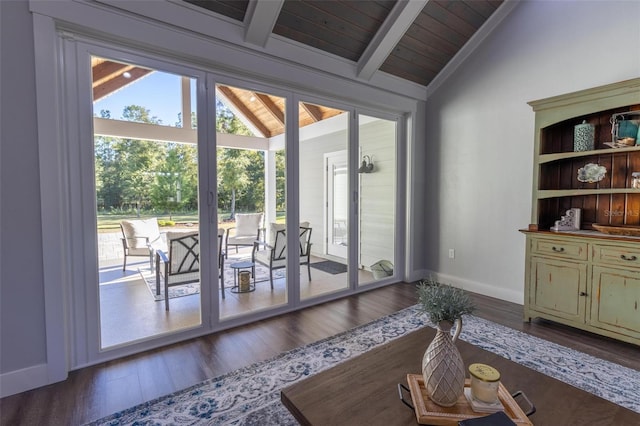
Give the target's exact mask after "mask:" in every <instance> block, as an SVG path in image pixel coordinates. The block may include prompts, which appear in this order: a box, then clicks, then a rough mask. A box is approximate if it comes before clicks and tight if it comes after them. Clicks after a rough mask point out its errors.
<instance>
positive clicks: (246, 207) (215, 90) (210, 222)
mask: <svg viewBox="0 0 640 426" xmlns="http://www.w3.org/2000/svg"><path fill="white" fill-rule="evenodd" d="M63 44H64V51H65V67H67V68H68V69H65V76H64V78H65V80H64V84H63V87H64V90H66V91H67V92H65V99H66V100H67V102H68V105H67V109H68V111H66V114H65V123H64V126H65V129H64V130H65V135H64V136H65V138H64V139H65V140H64V143H65V144H66V145H65V152H67V153H68V158H65V159H64V161H65V162H66V163H65V165H66V164H68V165H69V168H68V170H65V171H62V172H61V173H63V174H64V173H67V175H64V176H65V178H67V177H68V180H69V183H68V191H69V193H68V194H65V201H64V202H65V203H66V204H65V208H68V212H69V218H68V221H69V224H74V225H77V226H78V228H74V227H72V226H71V225H70V227H71V230H72V232H71V234H72V235H70V236H69V241H70V243H69V258H70V259H71V260H70V263H71V265H70V267H71V272H72V273H71V274H70V276H71V277H72V280H71V281H72V282H73V284H72V286H73V288H72V291H71V294H70V295H69V306H70V308H69V312H70V313H69V320H70V321H69V324H72V325H71V326H70V327H71V329H70V331H69V333H70V336H71V339H72V343H71V344H72V345H73V347H74V354H73V359H72V360H71V362H70V364H71V365H72V366H74V367H75V366H79V365H87V364H90V363H94V362H98V361H103V360H107V359H113V358H114V357H117V356H122V355H126V354H130V353H134V352H138V351H141V350H145V349H149V348H153V347H157V346H159V345H162V344H167V343H172V342H176V341H179V340H181V339H184V338H188V337H194V336H197V335H201V334H204V333H210V332H212V331H214V330H218V329H222V328H225V327H229V326H234V325H238V324H242V323H246V322H248V321H251V320H254V319H260V318H264V317H267V316H270V315H274V314H276V313H279V312H284V311H287V310H290V309H293V308H297V307H299V306H303V305H310V304H312V303H315V301H316V300H317V301H324V300H329V299H332V298H335V297H340V296H341V295H343V294H348V293H350V292H353V291H359V288H358V286H365V285H375V284H385V283H388V282H392V279H393V274H394V272H395V264H396V262H397V261H398V259H397V258H396V254H395V253H396V251H397V243H396V237H397V235H396V227H397V223H396V219H397V216H398V214H397V209H398V207H397V206H398V201H397V176H396V174H397V166H396V164H397V155H396V152H397V139H396V138H397V136H396V132H397V121H395V120H390V119H383V118H378V117H375V116H374V115H373V114H367V115H364V114H361V113H359V112H358V111H359V110H358V108H357V107H354V106H349V105H345V104H340V103H338V102H335V103H334V102H329V101H327V100H324V99H322V100H319V99H318V98H312V97H310V96H302V95H300V94H298V93H295V92H293V91H291V90H284V89H282V88H277V87H275V86H267V85H264V84H259V83H256V82H255V81H251V80H240V79H238V78H232V77H229V76H224V75H220V74H216V73H214V72H213V71H212V70H202V69H197V68H189V67H188V66H180V65H176V64H175V63H170V62H164V61H162V60H161V59H159V58H152V57H150V56H141V55H137V54H136V53H135V52H131V51H120V50H117V49H115V48H106V47H104V46H95V45H93V44H91V43H89V42H86V41H85V42H78V41H74V42H73V43H72V42H71V41H69V42H66V41H65V42H64V43H63ZM70 70H72V71H70ZM67 71H68V72H67ZM65 218H66V216H65ZM65 220H66V219H65ZM396 277H397V274H396Z"/></svg>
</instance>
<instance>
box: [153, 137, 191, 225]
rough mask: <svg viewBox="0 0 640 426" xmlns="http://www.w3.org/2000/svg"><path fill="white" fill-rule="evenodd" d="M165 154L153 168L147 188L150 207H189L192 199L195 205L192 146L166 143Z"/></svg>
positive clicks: (166, 209) (172, 210) (171, 208)
mask: <svg viewBox="0 0 640 426" xmlns="http://www.w3.org/2000/svg"><path fill="white" fill-rule="evenodd" d="M165 152H166V154H165V157H164V159H163V161H162V162H161V163H160V165H159V167H158V169H157V171H156V172H155V182H154V184H153V189H152V191H151V197H152V201H153V205H154V207H157V208H160V209H162V210H163V211H168V212H169V217H170V218H171V217H172V216H171V215H172V212H175V211H176V210H178V209H183V208H185V207H190V206H191V205H192V204H193V203H194V200H195V206H196V207H197V169H196V167H195V165H196V160H195V158H194V157H195V147H193V146H187V145H183V144H173V143H172V144H168V145H167V147H166V151H165Z"/></svg>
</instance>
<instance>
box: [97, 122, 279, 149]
mask: <svg viewBox="0 0 640 426" xmlns="http://www.w3.org/2000/svg"><path fill="white" fill-rule="evenodd" d="M93 129H94V133H95V134H96V135H98V136H110V137H115V138H123V139H138V140H145V141H156V142H173V143H184V144H192V145H194V144H196V143H197V141H198V134H197V130H196V129H185V128H181V127H171V126H162V125H159V124H149V123H136V122H133V121H122V120H112V119H108V118H101V117H94V118H93ZM216 140H217V146H218V147H220V148H237V149H249V150H254V151H267V150H268V149H269V140H268V139H265V138H261V137H257V136H240V135H230V134H228V133H216Z"/></svg>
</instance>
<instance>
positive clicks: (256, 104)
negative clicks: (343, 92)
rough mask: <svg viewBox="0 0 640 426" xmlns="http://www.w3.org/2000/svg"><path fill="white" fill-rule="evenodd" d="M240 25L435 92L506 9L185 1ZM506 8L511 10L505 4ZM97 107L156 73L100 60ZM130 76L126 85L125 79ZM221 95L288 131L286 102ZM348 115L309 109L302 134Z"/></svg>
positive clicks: (376, 0)
mask: <svg viewBox="0 0 640 426" xmlns="http://www.w3.org/2000/svg"><path fill="white" fill-rule="evenodd" d="M182 1H183V2H184V3H189V4H190V5H191V7H192V8H193V9H195V10H202V13H203V15H207V16H209V17H210V18H211V20H212V25H215V18H213V17H211V15H212V14H217V15H220V17H221V19H226V20H229V19H231V20H233V21H235V22H239V23H240V24H241V25H242V26H243V27H244V30H245V41H247V42H250V43H252V44H254V45H257V46H262V47H264V46H266V44H267V42H268V41H269V39H270V38H272V37H284V38H287V39H290V40H293V41H294V42H297V43H299V44H301V45H305V46H307V47H308V48H311V49H317V50H318V51H321V52H324V53H325V54H328V55H332V56H337V57H340V58H342V59H344V60H347V61H352V62H353V63H354V65H355V66H356V68H357V73H358V78H364V79H370V78H371V77H372V76H373V75H374V74H375V73H379V72H383V73H387V74H390V75H393V76H395V77H398V78H400V79H404V80H407V81H410V82H412V83H415V84H418V85H422V86H425V87H428V86H429V84H430V83H431V82H432V81H433V80H434V78H435V77H436V76H437V75H438V74H439V73H441V72H443V70H444V69H445V67H446V66H447V64H449V63H450V62H452V59H453V58H454V57H455V56H456V54H458V53H459V52H460V51H461V50H462V48H463V47H464V46H465V45H466V44H467V43H468V42H469V41H470V40H471V38H472V37H473V36H474V35H475V34H476V33H477V32H478V30H479V29H480V27H482V26H483V24H485V22H487V20H488V19H489V18H490V17H491V16H492V15H493V14H494V12H495V11H496V10H497V9H498V8H499V7H500V6H501V5H502V4H503V2H504V0H367V1H363V0H182ZM505 5H506V4H505ZM92 67H93V95H94V100H98V99H100V98H101V97H104V96H107V95H109V94H110V93H113V92H114V91H116V90H119V89H121V88H122V87H124V86H126V85H128V84H131V83H133V82H135V81H136V80H137V79H140V78H142V77H144V76H145V75H147V74H149V73H150V72H152V70H149V69H145V68H140V67H135V66H131V65H126V64H120V63H117V62H112V61H104V60H99V59H96V60H95V61H94V63H92ZM125 72H127V73H128V75H127V77H126V78H125V77H124V76H123V74H124V73H125ZM217 89H218V95H220V96H221V97H222V98H224V100H225V101H226V102H227V103H229V104H230V105H229V106H230V107H231V108H232V109H233V110H234V111H235V112H238V113H240V114H242V115H243V116H244V119H246V120H247V121H248V122H250V123H251V125H252V127H253V128H254V129H256V130H257V131H258V132H259V133H261V135H256V136H262V137H265V138H270V137H273V136H277V135H280V134H282V133H284V130H285V122H284V117H285V111H284V99H282V98H279V97H275V96H270V95H268V94H264V93H256V92H251V91H248V90H243V89H240V88H235V87H230V86H219V87H218V88H217ZM340 113H342V111H340V110H335V109H332V108H327V107H323V106H320V105H313V104H308V103H303V104H301V105H300V106H299V117H298V118H299V123H300V127H303V126H306V125H308V124H311V123H314V122H317V121H321V120H324V119H326V118H329V117H333V116H335V115H338V114H340Z"/></svg>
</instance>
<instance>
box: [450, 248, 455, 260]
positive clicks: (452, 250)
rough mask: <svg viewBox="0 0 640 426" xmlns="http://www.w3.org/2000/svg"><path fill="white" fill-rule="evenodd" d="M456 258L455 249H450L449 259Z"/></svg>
mask: <svg viewBox="0 0 640 426" xmlns="http://www.w3.org/2000/svg"><path fill="white" fill-rule="evenodd" d="M455 258H456V251H455V250H454V249H449V259H455Z"/></svg>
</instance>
